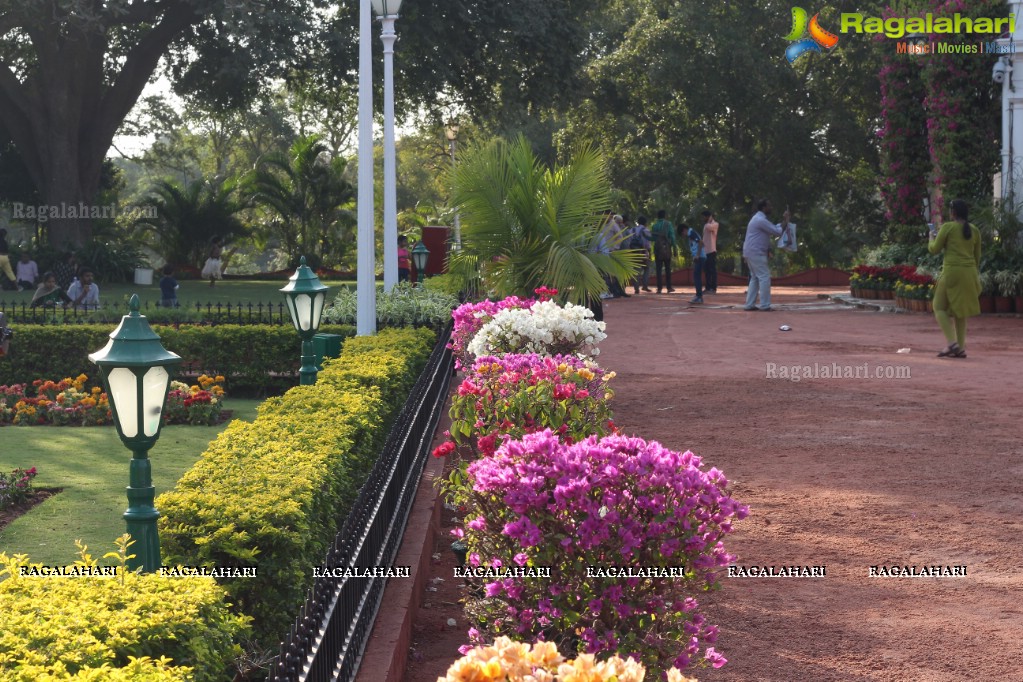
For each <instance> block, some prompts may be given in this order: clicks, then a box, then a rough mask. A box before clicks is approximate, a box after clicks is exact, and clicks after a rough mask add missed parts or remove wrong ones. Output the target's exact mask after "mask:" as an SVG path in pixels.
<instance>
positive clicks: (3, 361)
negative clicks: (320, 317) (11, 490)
mask: <svg viewBox="0 0 1023 682" xmlns="http://www.w3.org/2000/svg"><path fill="white" fill-rule="evenodd" d="M113 328H114V327H113V326H112V325H91V324H88V325H67V326H51V325H32V324H26V325H17V326H16V327H15V328H14V338H13V339H12V340H11V351H10V353H9V354H8V355H6V356H4V357H3V358H0V385H10V384H20V383H32V382H33V381H35V380H36V379H52V380H54V381H59V380H60V379H62V378H63V377H76V376H78V375H79V374H86V375H88V376H98V375H97V373H96V365H94V364H93V363H91V362H89V358H88V355H89V353H92V352H94V351H97V350H99V349H100V348H102V347H103V346H105V345H106V343H107V341H108V340H109V334H110V332H111V331H113ZM154 330H155V331H156V333H157V334H159V335H160V339H161V341H162V342H163V345H164V347H165V348H167V349H168V350H170V351H173V352H175V353H177V354H178V355H180V356H181V357H182V358H183V365H182V370H181V371H182V372H184V373H189V374H192V373H195V374H198V373H206V374H209V375H211V376H213V375H216V374H222V375H224V377H226V386H227V389H228V391H238V390H252V389H263V388H266V387H274V386H276V385H280V387H281V388H283V387H286V386H289V385H294V384H295V382H296V381H297V379H296V378H295V377H296V376H297V374H296V373H297V372H298V365H299V359H300V352H301V346H300V342H299V339H298V335H297V334H296V333H295V330H294V329H293V328H292V327H290V326H283V325H231V324H224V325H217V326H212V327H208V326H185V325H181V326H179V327H164V326H154ZM321 331H322V332H324V333H328V334H339V335H341V336H343V337H349V336H352V335H353V334H354V333H355V330H354V329H353V328H351V327H345V326H336V325H326V326H324V327H321Z"/></svg>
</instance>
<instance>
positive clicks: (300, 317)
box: [281, 256, 329, 339]
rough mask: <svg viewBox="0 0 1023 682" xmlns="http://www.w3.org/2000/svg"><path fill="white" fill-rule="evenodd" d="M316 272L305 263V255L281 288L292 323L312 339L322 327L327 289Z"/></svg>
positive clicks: (300, 334) (307, 337)
mask: <svg viewBox="0 0 1023 682" xmlns="http://www.w3.org/2000/svg"><path fill="white" fill-rule="evenodd" d="M328 288H329V287H327V286H325V285H324V284H323V283H322V282H320V278H319V277H317V276H316V273H315V272H313V271H312V269H311V268H310V267H309V266H308V265H306V264H305V256H302V258H301V260H300V261H299V266H298V269H297V270H295V273H294V274H293V275H292V276H291V277H290V278H289V279H288V283H287V284H286V285H284V287H282V288H281V292H282V293H283V294H284V296H285V300H286V301H287V303H288V312H289V313H291V323H292V324H293V325H295V329H296V331H298V334H299V336H301V337H302V338H303V339H311V338H312V337H313V336H314V335H315V334H316V330H317V329H319V328H320V317H321V316H322V315H323V302H324V300H325V299H326V296H327V289H328Z"/></svg>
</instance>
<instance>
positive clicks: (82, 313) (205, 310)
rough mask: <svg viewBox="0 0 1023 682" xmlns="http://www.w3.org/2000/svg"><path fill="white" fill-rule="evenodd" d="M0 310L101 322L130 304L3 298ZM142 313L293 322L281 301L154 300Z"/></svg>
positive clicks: (20, 319) (38, 318)
mask: <svg viewBox="0 0 1023 682" xmlns="http://www.w3.org/2000/svg"><path fill="white" fill-rule="evenodd" d="M0 312H3V313H6V314H7V321H8V322H9V323H10V322H14V323H20V324H94V323H95V324H99V323H105V322H118V321H120V319H121V316H122V315H124V314H126V313H127V312H128V309H127V305H126V304H125V305H120V306H119V305H116V304H114V305H105V306H104V307H103V308H101V309H100V310H84V309H82V308H80V307H73V306H68V307H66V308H64V307H56V308H54V307H49V308H47V307H42V306H38V307H35V308H33V307H31V306H29V305H28V304H27V303H25V302H23V301H4V300H0ZM142 314H144V315H146V316H147V317H148V318H149V319H150V321H152V322H219V323H220V324H291V317H290V315H289V313H288V307H287V306H286V305H285V304H284V303H283V302H278V303H219V302H218V303H212V302H209V303H199V302H196V303H190V304H187V305H182V306H180V307H177V308H163V307H160V306H159V305H157V304H156V303H154V302H151V301H144V302H143V303H142Z"/></svg>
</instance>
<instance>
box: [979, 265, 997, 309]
mask: <svg viewBox="0 0 1023 682" xmlns="http://www.w3.org/2000/svg"><path fill="white" fill-rule="evenodd" d="M995 291H997V285H996V284H995V279H994V277H993V276H992V273H990V272H982V273H980V312H981V313H993V312H995Z"/></svg>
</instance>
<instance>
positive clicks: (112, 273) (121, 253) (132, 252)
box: [75, 239, 149, 283]
mask: <svg viewBox="0 0 1023 682" xmlns="http://www.w3.org/2000/svg"><path fill="white" fill-rule="evenodd" d="M75 253H76V255H77V257H78V263H79V264H80V265H82V266H83V267H87V268H90V269H91V270H92V271H93V273H94V275H95V277H96V281H97V282H100V283H102V282H130V281H132V280H133V278H134V276H135V268H147V267H149V262H148V261H147V260H146V257H145V255H143V253H142V250H141V249H140V248H139V247H138V246H136V245H135V244H131V243H126V242H113V241H101V240H99V239H93V240H91V241H89V242H87V243H86V244H85V245H84V246H82V247H81V248H80V249H78V250H77V251H76V252H75Z"/></svg>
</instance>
